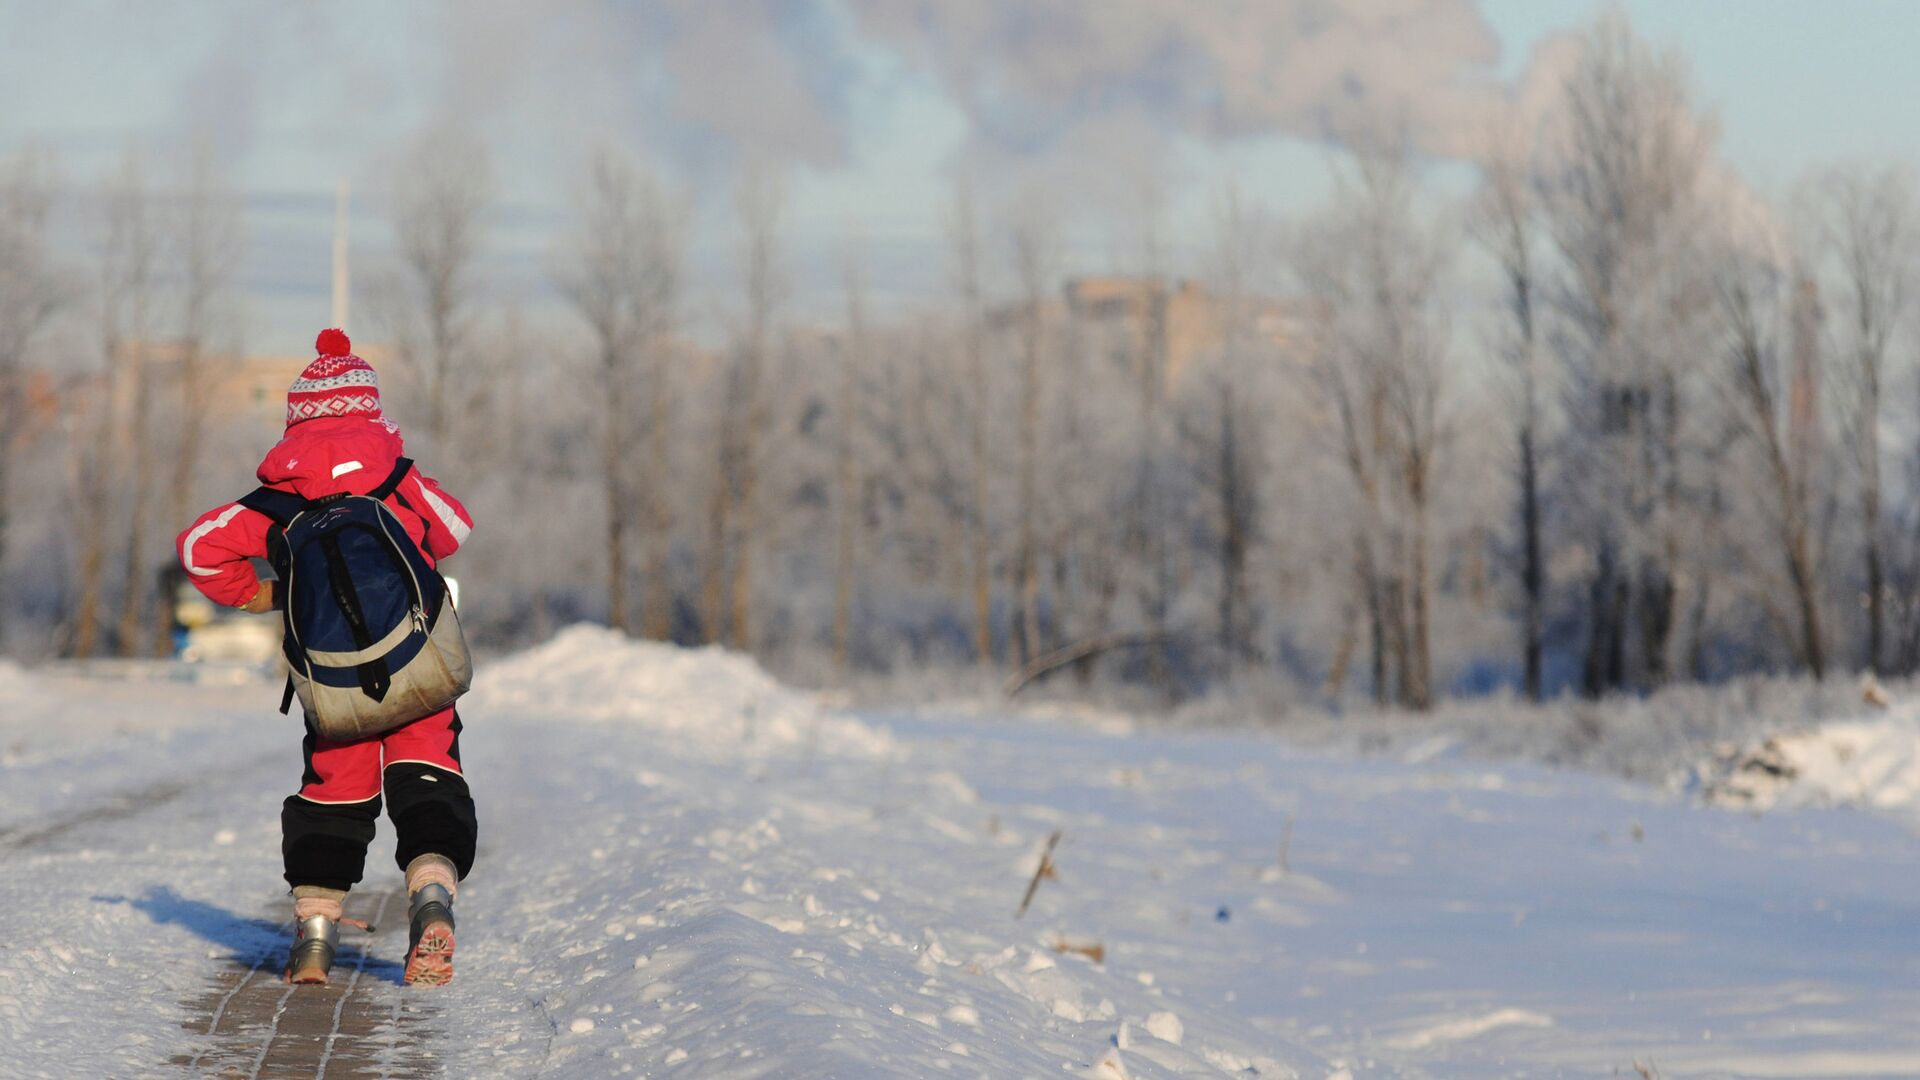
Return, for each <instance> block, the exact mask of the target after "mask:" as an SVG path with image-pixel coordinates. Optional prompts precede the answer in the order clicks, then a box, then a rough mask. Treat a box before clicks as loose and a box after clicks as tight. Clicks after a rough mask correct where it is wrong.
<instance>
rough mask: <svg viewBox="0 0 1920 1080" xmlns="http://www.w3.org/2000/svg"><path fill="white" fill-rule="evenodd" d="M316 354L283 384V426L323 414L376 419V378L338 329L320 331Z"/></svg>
mask: <svg viewBox="0 0 1920 1080" xmlns="http://www.w3.org/2000/svg"><path fill="white" fill-rule="evenodd" d="M314 348H315V349H316V350H318V351H319V353H320V356H319V358H318V359H316V360H314V362H313V363H311V364H308V365H307V369H306V370H305V371H302V372H301V373H300V377H299V378H297V379H295V380H293V385H292V386H290V387H288V388H287V426H288V427H292V426H293V425H295V424H297V423H299V422H301V421H302V420H317V419H319V418H320V417H323V416H365V417H369V418H371V419H375V420H377V419H380V380H379V378H378V377H377V376H375V375H374V373H373V368H372V367H370V366H369V365H368V364H367V362H366V361H365V360H362V359H360V358H359V357H357V356H355V355H353V352H352V350H353V342H351V341H349V340H347V335H346V334H345V333H344V332H342V331H339V330H322V331H320V338H319V340H317V341H315V342H314Z"/></svg>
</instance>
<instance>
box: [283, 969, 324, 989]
mask: <svg viewBox="0 0 1920 1080" xmlns="http://www.w3.org/2000/svg"><path fill="white" fill-rule="evenodd" d="M280 977H281V979H282V981H284V982H287V983H290V984H292V985H294V986H325V985H327V969H326V968H320V967H305V968H301V969H300V970H298V971H293V970H291V969H289V970H288V971H286V972H284V973H282V975H281V976H280Z"/></svg>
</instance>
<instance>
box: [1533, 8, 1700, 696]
mask: <svg viewBox="0 0 1920 1080" xmlns="http://www.w3.org/2000/svg"><path fill="white" fill-rule="evenodd" d="M1562 106H1563V111H1564V117H1563V120H1564V124H1565V128H1566V132H1565V136H1564V141H1563V143H1562V145H1560V146H1558V147H1557V148H1556V152H1555V155H1554V156H1553V158H1552V159H1551V160H1550V163H1549V164H1548V165H1547V167H1546V176H1545V182H1544V189H1545V204H1544V205H1545V208H1546V212H1547V217H1548V222H1549V230H1550V233H1551V235H1552V237H1553V240H1554V243H1555V246H1556V248H1557V254H1558V256H1559V260H1558V262H1559V266H1558V270H1557V278H1558V280H1557V281H1556V284H1555V286H1554V289H1553V295H1554V300H1555V313H1556V316H1557V318H1556V324H1555V325H1556V334H1555V340H1554V348H1555V351H1556V352H1557V353H1558V355H1559V359H1560V364H1561V368H1562V370H1563V372H1564V374H1565V377H1566V384H1565V385H1566V395H1565V405H1566V412H1567V419H1568V425H1569V430H1568V433H1567V438H1566V440H1565V442H1564V445H1563V446H1562V448H1561V449H1562V451H1563V453H1562V454H1561V463H1562V467H1563V468H1564V469H1565V470H1566V471H1565V474H1564V475H1563V476H1562V477H1561V478H1560V481H1559V483H1560V487H1561V490H1562V491H1563V492H1564V493H1565V494H1566V495H1567V497H1568V498H1569V499H1570V500H1573V501H1574V504H1575V505H1574V506H1573V508H1572V509H1573V514H1574V517H1575V528H1576V529H1577V531H1578V532H1579V534H1580V537H1581V540H1582V542H1583V543H1584V544H1585V545H1586V547H1587V549H1588V550H1589V551H1590V553H1591V558H1590V566H1589V568H1588V570H1587V574H1586V576H1587V578H1588V587H1587V598H1586V608H1587V627H1588V629H1587V643H1586V648H1585V661H1584V667H1583V677H1582V687H1583V689H1584V690H1585V691H1586V692H1587V693H1589V694H1599V693H1604V692H1607V691H1610V690H1616V689H1620V688H1623V687H1629V686H1657V685H1659V684H1660V683H1662V682H1665V681H1666V680H1667V678H1668V677H1669V675H1670V674H1671V668H1672V666H1671V658H1670V652H1671V646H1672V641H1673V635H1674V628H1675V623H1676V611H1677V610H1678V606H1679V604H1680V603H1681V602H1682V600H1681V598H1680V597H1679V595H1678V594H1679V589H1680V584H1681V582H1680V573H1681V563H1682V551H1681V547H1682V544H1683V543H1684V539H1683V538H1684V537H1685V536H1686V534H1687V531H1688V530H1687V518H1686V512H1687V487H1686V485H1687V482H1688V467H1689V461H1688V457H1687V455H1688V452H1689V441H1690V438H1691V436H1692V433H1691V432H1689V430H1688V428H1687V422H1688V417H1689V413H1690V409H1689V397H1690V395H1691V394H1692V393H1693V392H1694V390H1693V386H1694V383H1695V382H1696V381H1697V380H1696V379H1695V374H1696V371H1695V368H1696V365H1698V364H1699V358H1700V357H1702V356H1703V355H1706V353H1707V352H1708V348H1707V345H1706V342H1704V341H1703V331H1702V326H1701V324H1702V321H1703V320H1702V314H1701V313H1703V312H1705V311H1706V310H1707V309H1708V304H1707V300H1708V298H1709V296H1710V291H1709V289H1708V287H1707V285H1706V282H1705V280H1704V275H1703V273H1702V271H1701V269H1700V258H1699V254H1698V247H1699V243H1700V239H1701V230H1702V227H1703V222H1704V218H1705V214H1704V212H1703V188H1704V186H1705V184H1706V182H1707V179H1708V168H1709V163H1710V151H1711V148H1712V140H1713V128H1712V125H1711V123H1710V122H1708V121H1707V120H1706V119H1705V118H1704V117H1703V116H1702V115H1701V114H1700V113H1699V111H1698V110H1697V109H1696V107H1695V106H1694V104H1693V99H1692V90H1691V87H1690V85H1689V82H1688V78H1687V74H1686V68H1685V65H1684V64H1683V62H1682V61H1681V60H1680V58H1679V57H1678V56H1677V55H1674V54H1672V53H1662V52H1657V51H1655V50H1654V49H1653V48H1652V47H1650V46H1649V45H1647V44H1646V43H1645V42H1644V41H1642V40H1641V39H1639V38H1638V37H1636V36H1635V35H1634V33H1633V31H1632V29H1631V27H1629V26H1628V25H1627V22H1626V20H1625V18H1624V16H1621V15H1619V14H1617V13H1616V14H1610V15H1608V16H1605V17H1603V18H1602V19H1601V21H1600V22H1599V23H1598V24H1596V25H1595V26H1594V27H1593V28H1592V29H1591V30H1590V31H1589V32H1588V33H1587V34H1586V36H1585V39H1584V42H1583V49H1582V52H1581V57H1580V60H1579V63H1578V65H1577V66H1576V68H1575V70H1574V71H1573V73H1572V75H1571V76H1570V77H1569V80H1568V83H1567V88H1566V92H1565V95H1564V98H1563V101H1562Z"/></svg>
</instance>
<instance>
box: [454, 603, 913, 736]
mask: <svg viewBox="0 0 1920 1080" xmlns="http://www.w3.org/2000/svg"><path fill="white" fill-rule="evenodd" d="M467 708H468V709H469V711H471V712H473V713H474V714H476V715H478V714H480V713H481V711H482V710H494V711H499V712H514V713H519V714H522V715H530V716H539V715H543V714H544V715H564V716H566V717H568V718H570V719H586V720H598V721H605V722H611V723H620V724H624V725H638V726H641V727H645V728H647V729H649V730H651V731H654V732H659V733H664V734H671V735H673V736H675V737H676V738H677V739H679V740H681V741H682V742H683V743H684V744H685V749H687V750H689V751H693V752H702V753H705V754H707V755H708V756H714V755H717V754H727V755H732V754H736V753H738V752H739V751H740V750H742V749H743V748H744V749H748V750H750V751H760V752H768V751H776V750H790V749H791V750H799V751H801V752H803V753H813V752H815V751H819V750H825V751H829V752H831V753H835V754H852V755H857V756H865V757H884V756H888V755H890V754H892V753H893V752H894V745H895V744H894V740H893V738H892V736H891V735H889V734H888V733H887V732H886V731H885V730H883V729H879V728H875V727H873V726H871V725H868V724H865V723H862V722H860V721H858V720H855V719H852V718H851V717H848V716H845V715H842V714H838V713H835V712H832V711H831V710H828V709H826V708H825V707H823V706H822V705H821V704H820V702H819V701H818V700H817V699H816V698H815V697H813V696H812V695H808V694H803V693H799V692H797V691H794V690H790V689H788V688H787V687H785V686H782V685H781V684H779V683H778V682H775V681H774V679H773V677H772V676H770V675H768V674H767V673H766V672H765V671H763V670H761V668H760V666H759V665H758V664H757V663H755V662H754V661H753V660H752V658H750V657H746V656H742V655H740V654H738V653H732V652H728V651H726V650H724V649H720V648H717V647H709V648H700V649H685V648H680V647H678V646H674V645H663V644H660V643H657V642H650V641H635V640H633V639H631V638H628V637H626V636H625V635H624V634H621V633H620V632H618V631H616V630H609V629H607V628H606V627H601V626H591V625H585V624H582V625H578V626H572V627H568V628H567V629H565V630H562V631H561V632H560V633H559V634H557V635H555V636H554V638H553V640H551V641H549V642H547V643H546V644H544V645H540V646H537V647H535V648H533V649H530V650H528V651H526V652H523V653H518V654H516V655H514V656H511V657H508V658H506V659H504V660H500V661H496V662H494V663H491V664H482V665H481V666H480V672H479V676H478V678H477V682H476V685H475V688H474V694H473V697H472V700H471V703H470V704H469V705H468V706H467Z"/></svg>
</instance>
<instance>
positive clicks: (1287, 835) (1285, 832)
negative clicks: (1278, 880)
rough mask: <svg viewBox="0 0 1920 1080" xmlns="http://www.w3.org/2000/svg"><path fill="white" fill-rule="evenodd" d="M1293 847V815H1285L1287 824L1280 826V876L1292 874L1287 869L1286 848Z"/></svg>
mask: <svg viewBox="0 0 1920 1080" xmlns="http://www.w3.org/2000/svg"><path fill="white" fill-rule="evenodd" d="M1292 845H1293V815H1292V814H1288V815H1287V823H1286V824H1285V825H1282V826H1280V873H1281V875H1282V876H1285V875H1287V874H1291V873H1293V871H1292V870H1289V869H1287V848H1289V847H1291V846H1292Z"/></svg>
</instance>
